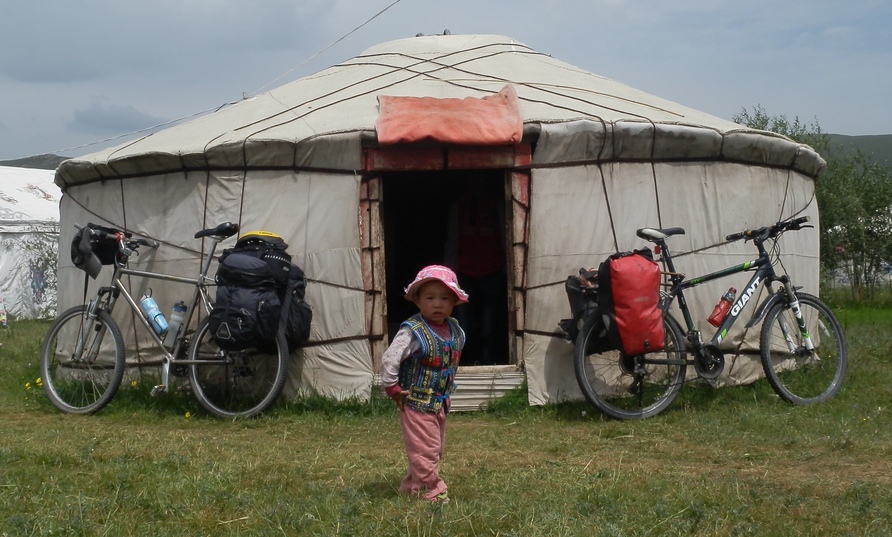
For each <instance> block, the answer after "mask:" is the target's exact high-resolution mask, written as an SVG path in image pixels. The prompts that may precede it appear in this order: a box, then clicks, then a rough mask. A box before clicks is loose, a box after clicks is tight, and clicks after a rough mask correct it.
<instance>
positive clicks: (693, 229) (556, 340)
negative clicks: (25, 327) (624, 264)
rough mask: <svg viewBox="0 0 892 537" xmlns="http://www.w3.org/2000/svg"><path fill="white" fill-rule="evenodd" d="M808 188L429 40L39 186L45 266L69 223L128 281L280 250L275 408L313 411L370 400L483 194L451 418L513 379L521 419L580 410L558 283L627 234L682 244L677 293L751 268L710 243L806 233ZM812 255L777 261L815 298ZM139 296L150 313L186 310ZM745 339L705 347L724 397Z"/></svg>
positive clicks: (513, 62)
mask: <svg viewBox="0 0 892 537" xmlns="http://www.w3.org/2000/svg"><path fill="white" fill-rule="evenodd" d="M823 166H824V161H823V160H822V159H821V158H820V156H819V155H818V154H817V153H815V151H813V150H812V149H811V148H809V147H807V146H804V145H801V144H798V143H795V142H793V141H791V140H789V139H787V138H785V137H782V136H778V135H776V134H773V133H769V132H764V131H757V130H752V129H748V128H745V127H742V126H740V125H738V124H735V123H733V122H730V121H727V120H724V119H720V118H717V117H713V116H711V115H708V114H705V113H702V112H699V111H697V110H694V109H691V108H688V107H686V106H683V105H680V104H677V103H674V102H670V101H667V100H664V99H661V98H659V97H656V96H654V95H649V94H647V93H644V92H642V91H638V90H636V89H634V88H631V87H629V86H626V85H624V84H622V83H620V82H617V81H614V80H610V79H607V78H604V77H601V76H598V75H596V74H593V73H590V72H588V71H585V70H583V69H579V68H577V67H574V66H573V65H569V64H567V63H564V62H562V61H560V60H558V59H555V58H552V57H550V56H548V55H546V54H543V53H540V52H537V51H535V50H533V49H531V48H530V47H528V46H526V45H524V44H523V43H519V42H517V41H515V40H514V39H511V38H510V37H505V36H499V35H442V36H439V35H438V36H420V37H411V38H407V39H401V40H397V41H391V42H387V43H383V44H380V45H377V46H374V47H372V48H370V49H368V50H366V51H365V52H363V53H362V54H360V55H358V56H356V57H354V58H351V59H349V60H347V61H344V62H342V63H340V64H338V65H334V66H332V67H330V68H328V69H325V70H323V71H320V72H318V73H316V74H313V75H310V76H306V77H304V78H301V79H299V80H296V81H294V82H291V83H289V84H286V85H283V86H281V87H279V88H276V89H274V90H272V91H269V92H267V93H264V94H261V95H256V96H250V97H247V98H245V99H244V100H242V101H240V102H238V103H237V104H234V105H232V106H228V107H225V108H222V109H220V110H218V111H216V112H214V113H212V114H209V115H206V116H204V117H200V118H198V119H195V120H193V121H190V122H189V123H185V124H182V125H178V126H175V127H172V128H169V129H166V130H163V131H161V132H157V133H154V134H151V135H146V136H144V137H142V138H140V139H138V140H136V141H133V142H130V143H126V144H124V145H121V146H118V147H115V148H112V149H108V150H104V151H101V152H98V153H95V154H91V155H87V156H84V157H81V158H77V159H72V160H68V161H66V162H64V163H63V164H62V165H61V166H60V167H59V168H58V170H57V173H56V177H55V181H56V184H57V185H58V186H59V187H61V188H62V190H63V191H64V194H65V195H64V197H63V199H62V203H61V222H62V231H61V239H60V241H61V242H60V243H61V244H62V245H63V246H64V245H67V244H68V243H69V241H70V240H71V238H72V236H73V234H74V232H75V228H74V224H75V223H80V224H83V223H86V222H88V221H89V222H93V223H96V224H104V225H110V226H117V227H122V228H126V229H127V230H129V231H131V232H133V233H134V234H136V235H138V236H143V237H147V238H151V239H153V240H156V241H159V242H160V243H161V247H160V248H158V249H157V250H156V251H153V252H145V253H144V254H143V255H141V256H140V257H139V258H138V259H136V260H135V263H136V266H137V267H146V268H147V269H148V270H156V271H163V272H169V273H173V274H179V275H184V276H194V275H195V274H196V273H197V271H198V267H199V260H200V259H201V258H202V256H203V255H204V254H205V253H206V249H207V246H208V245H207V244H206V243H205V242H203V241H201V240H196V239H194V238H193V235H194V232H195V231H198V230H200V229H203V228H208V227H212V226H214V225H216V224H218V223H221V222H225V221H231V222H236V223H238V224H239V225H240V226H241V229H242V230H244V231H248V230H266V231H271V232H273V233H276V234H278V235H280V236H282V237H283V238H284V239H285V240H286V242H287V243H288V244H289V253H291V254H292V255H293V258H294V261H295V262H296V263H297V264H299V265H300V266H301V267H302V268H303V269H304V271H305V273H306V275H307V278H308V287H307V289H308V290H307V301H308V302H309V303H310V304H311V305H312V306H313V308H314V320H313V327H312V333H311V338H310V341H309V342H308V343H307V345H306V346H305V347H303V348H300V349H298V350H296V351H295V352H294V354H293V356H292V363H291V369H290V379H289V385H288V387H287V389H286V393H288V394H296V393H306V392H315V393H320V394H324V395H326V396H330V397H335V398H345V397H353V396H357V397H360V398H362V397H367V396H368V395H369V393H370V390H371V389H372V388H373V387H374V385H375V381H376V375H377V373H378V367H379V364H380V357H381V354H382V352H383V351H384V349H385V348H386V346H387V344H388V341H389V338H391V337H392V336H393V334H394V333H395V332H396V329H397V328H398V326H399V323H400V322H401V321H402V320H404V319H405V318H406V317H408V316H409V315H411V314H412V313H413V312H414V311H413V309H412V308H413V304H411V303H410V302H407V301H406V300H405V299H404V296H403V294H404V293H403V289H404V287H405V286H406V285H408V284H409V283H410V282H411V281H412V278H413V277H414V275H415V273H416V272H417V271H418V270H419V269H420V268H421V267H423V266H425V265H428V264H444V263H445V264H449V262H450V261H448V247H447V243H449V242H450V240H453V239H454V233H453V232H452V229H453V228H454V227H455V225H456V224H455V220H456V218H457V219H458V225H459V227H460V226H461V223H462V221H463V217H462V213H461V211H456V210H455V209H454V207H455V204H456V203H458V201H459V199H460V197H461V196H462V194H463V192H465V191H467V190H469V189H472V188H475V187H474V185H477V186H485V189H486V190H487V191H488V192H490V193H494V194H495V196H494V197H491V198H490V200H491V201H490V202H489V205H488V206H489V207H492V208H494V209H495V210H496V214H498V215H499V216H498V218H499V226H498V236H499V241H500V244H499V245H498V247H496V249H495V250H494V251H493V250H489V251H487V252H486V253H485V254H484V255H485V257H486V258H487V259H489V260H490V261H493V262H494V263H500V265H501V271H502V276H503V277H502V279H501V281H500V282H499V283H498V287H495V289H496V291H495V292H488V293H483V292H478V293H477V294H475V292H471V298H470V301H471V303H473V302H474V301H475V299H476V300H478V303H480V304H484V305H487V306H489V307H490V308H491V309H492V311H495V312H496V314H495V315H494V316H493V317H490V319H491V320H492V325H491V326H489V328H488V332H487V333H488V334H490V335H489V336H488V337H489V338H490V340H491V343H492V345H491V346H490V348H489V349H488V351H489V353H488V354H486V355H485V354H484V351H483V348H482V346H479V347H478V348H477V350H476V351H473V352H471V351H470V350H469V351H468V352H466V353H464V354H463V356H462V367H461V369H460V373H459V377H458V384H459V388H458V391H457V394H456V398H455V406H456V408H476V407H477V406H479V405H480V404H481V403H483V402H485V401H486V400H487V398H489V397H493V396H495V395H498V394H499V393H501V392H503V391H504V390H505V389H508V388H511V387H514V386H517V385H519V384H521V383H522V382H523V381H524V380H525V381H526V386H527V389H528V396H529V402H530V404H544V403H547V402H559V401H564V400H572V399H578V398H581V394H580V392H579V389H578V387H577V384H576V380H575V377H574V374H573V364H572V346H571V345H570V344H569V343H568V342H567V341H565V340H564V339H563V338H562V336H561V334H560V332H559V330H558V322H559V321H560V319H562V318H566V317H567V316H569V307H568V303H567V298H566V295H565V291H564V282H565V281H566V279H567V276H568V275H569V274H572V273H575V272H577V271H578V270H579V268H580V267H590V266H594V265H597V264H598V263H599V262H600V261H601V260H603V259H604V258H605V257H606V256H608V255H609V254H611V253H614V252H616V251H620V250H630V249H633V248H639V247H641V246H644V245H645V243H644V242H643V241H641V240H640V239H638V238H637V237H636V235H635V230H636V229H637V228H640V227H645V226H650V227H670V226H681V227H684V228H685V229H686V230H687V233H686V234H685V235H683V236H676V237H673V238H672V246H673V247H674V249H675V251H676V252H678V257H677V264H678V265H679V266H680V267H683V269H684V270H685V271H686V272H687V273H688V274H690V275H694V274H703V273H706V272H707V271H710V270H716V269H719V268H723V267H725V266H728V265H730V264H734V263H740V262H743V261H748V260H751V259H752V258H753V257H754V251H750V249H749V248H751V247H750V246H749V245H744V244H743V243H742V242H736V243H731V244H728V243H726V241H725V239H724V237H725V236H726V235H728V234H730V233H733V232H737V231H741V230H743V229H746V228H748V227H758V226H763V225H768V224H770V223H773V222H776V221H777V220H779V219H781V218H786V217H790V216H792V215H808V216H810V217H811V218H812V222H813V223H815V224H817V223H818V207H817V204H816V201H815V196H814V193H815V180H816V177H817V176H818V174H819V173H820V172H821V170H822V168H823ZM492 200H494V201H492ZM223 245H224V246H227V243H224V244H223ZM818 247H819V241H818V233H817V232H814V233H799V234H797V236H796V237H795V241H791V242H787V243H785V245H784V251H785V253H786V254H787V257H786V258H785V267H786V269H787V270H789V271H790V272H791V273H792V274H794V276H795V279H796V281H797V282H799V283H801V284H804V285H806V286H807V287H808V288H809V289H811V290H814V291H816V290H817V285H818V254H819V252H818ZM62 250H63V251H67V250H66V249H65V248H64V247H63V249H62ZM494 252H495V253H494ZM103 270H109V269H108V268H105V269H103ZM106 277H107V276H105V275H100V277H99V278H98V279H97V280H96V281H91V282H90V285H91V286H96V285H100V284H103V282H104V281H105V280H104V278H106ZM83 281H84V275H83V273H82V272H79V271H78V270H77V269H76V268H75V267H74V266H73V264H72V262H71V260H70V259H69V258H68V256H67V255H62V256H60V260H59V307H60V309H61V308H65V307H68V306H71V305H74V304H76V303H79V302H81V301H82V299H83ZM460 283H462V282H461V276H460ZM131 285H132V286H133V287H134V288H135V289H137V291H138V290H139V286H140V285H149V284H147V283H144V282H137V281H132V282H131ZM150 285H152V287H153V293H154V296H155V298H156V300H157V302H158V303H159V305H160V306H161V308H162V310H163V311H168V310H169V308H170V306H171V305H172V304H173V303H175V302H176V301H178V300H181V299H183V298H184V297H187V296H188V295H187V293H188V292H189V290H188V289H183V288H182V285H178V284H169V285H160V283H159V282H153V283H152V284H150ZM463 285H464V284H463ZM490 290H492V288H490ZM725 290H726V288H725V287H724V285H723V284H722V283H719V282H717V283H716V285H715V286H710V284H706V285H703V286H701V287H698V292H696V293H692V295H691V297H690V300H689V303H690V305H691V306H692V307H693V309H694V311H695V312H699V313H700V314H702V315H700V318H703V319H705V318H706V317H707V316H708V314H709V311H710V310H711V309H712V306H713V305H714V304H715V302H716V301H717V300H718V299H719V298H720V297H721V295H722V294H723V292H724V291H725ZM468 305H470V303H469V304H468ZM463 307H465V305H463V306H459V307H458V309H460V308H463ZM116 313H121V314H122V313H123V312H116ZM118 321H119V323H120V324H121V325H122V327H123V332H124V339H125V340H126V342H127V347H128V361H129V363H131V364H133V365H134V366H142V367H150V366H152V365H153V364H157V363H158V356H156V355H153V353H152V352H151V351H150V350H146V349H151V346H150V345H147V343H148V338H147V337H146V336H145V335H144V334H143V333H142V331H141V330H137V331H134V326H133V320H132V319H131V318H130V317H129V315H123V314H122V315H121V317H120V318H119V319H118ZM467 328H469V331H474V330H476V328H475V327H467ZM705 328H706V327H705V326H704V329H705ZM470 339H471V335H470V333H469V346H470ZM751 339H752V334H750V335H749V336H748V337H743V338H741V337H738V338H737V339H733V338H732V339H730V340H727V341H726V342H725V344H726V345H727V349H726V360H727V364H726V367H725V372H724V373H723V377H722V379H720V380H721V381H722V382H725V383H728V384H734V383H739V382H748V381H749V380H751V379H752V378H754V375H756V374H757V372H758V367H757V364H754V362H753V360H752V357H751V355H750V354H749V353H750V352H751V351H752V346H751V345H748V344H747V341H748V340H751Z"/></svg>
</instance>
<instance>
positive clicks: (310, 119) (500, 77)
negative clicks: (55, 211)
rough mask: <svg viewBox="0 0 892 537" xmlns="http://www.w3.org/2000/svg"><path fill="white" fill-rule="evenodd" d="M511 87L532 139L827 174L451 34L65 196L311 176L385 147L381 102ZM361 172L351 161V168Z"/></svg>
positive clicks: (114, 165) (561, 67)
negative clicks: (610, 136) (337, 149)
mask: <svg viewBox="0 0 892 537" xmlns="http://www.w3.org/2000/svg"><path fill="white" fill-rule="evenodd" d="M506 85H511V86H513V88H514V90H515V91H516V93H517V96H518V99H519V103H520V110H521V114H522V118H523V123H524V127H525V131H529V132H536V129H537V128H538V127H539V126H542V125H555V124H577V125H578V124H582V125H586V127H584V128H590V129H594V130H602V131H604V132H607V131H610V130H611V129H612V130H614V131H615V130H617V129H620V130H622V129H625V130H626V131H628V130H629V129H631V130H635V129H639V130H640V129H659V130H660V131H661V132H664V133H668V134H669V138H673V137H674V138H677V139H678V141H676V143H675V147H681V146H682V145H686V144H688V142H689V139H690V132H689V131H691V129H693V131H694V132H697V133H703V134H704V135H705V136H706V137H708V138H710V140H712V141H711V142H710V143H709V145H711V146H714V147H715V148H716V149H714V150H712V151H716V152H722V151H725V152H726V153H727V152H728V149H727V148H726V147H725V146H726V145H727V146H728V147H736V148H737V149H734V150H733V156H731V157H730V158H731V159H732V160H740V161H743V162H748V161H750V162H753V163H755V164H769V165H776V164H777V162H775V161H774V160H773V158H772V157H768V156H766V155H767V154H768V153H772V152H777V151H780V152H781V153H785V155H784V156H782V157H781V159H780V160H781V161H782V162H784V161H786V160H787V159H788V158H789V160H790V164H789V165H790V166H791V167H793V168H796V169H798V170H799V171H802V172H803V173H806V174H807V175H811V176H816V175H817V174H818V173H819V172H820V171H821V169H822V168H823V165H824V163H823V160H822V159H821V158H820V156H818V155H817V153H815V152H814V151H813V150H811V148H808V147H807V146H803V145H800V144H796V143H795V142H792V141H791V140H789V139H787V138H784V137H781V136H779V135H776V134H773V133H768V132H764V131H755V130H752V129H747V128H745V127H742V126H741V125H738V124H736V123H733V122H731V121H728V120H724V119H721V118H718V117H715V116H712V115H709V114H706V113H703V112H700V111H697V110H695V109H692V108H689V107H686V106H682V105H680V104H677V103H674V102H671V101H668V100H665V99H662V98H659V97H656V96H654V95H650V94H648V93H645V92H642V91H639V90H637V89H635V88H631V87H629V86H627V85H625V84H622V83H620V82H617V81H614V80H611V79H608V78H605V77H602V76H598V75H596V74H593V73H590V72H588V71H585V70H583V69H580V68H578V67H575V66H573V65H570V64H568V63H565V62H562V61H560V60H557V59H555V58H552V57H550V56H548V55H546V54H542V53H540V52H537V51H535V50H533V49H531V48H530V47H528V46H526V45H524V44H523V43H520V42H517V41H515V40H514V39H512V38H510V37H505V36H498V35H442V36H422V37H412V38H407V39H400V40H396V41H390V42H386V43H382V44H380V45H377V46H374V47H371V48H369V49H368V50H366V51H365V52H363V53H362V54H360V55H358V56H356V57H354V58H351V59H349V60H347V61H344V62H342V63H340V64H338V65H335V66H332V67H330V68H328V69H325V70H323V71H320V72H318V73H316V74H313V75H309V76H306V77H304V78H301V79H298V80H296V81H294V82H291V83H289V84H285V85H283V86H281V87H278V88H276V89H273V90H271V91H269V92H266V93H263V94H260V95H256V96H253V97H249V98H246V99H244V100H242V101H239V102H237V103H236V104H234V105H231V106H228V107H224V108H222V109H220V110H218V111H216V112H214V113H211V114H209V115H206V116H203V117H200V118H197V119H195V120H192V121H190V122H188V123H184V124H181V125H177V126H174V127H171V128H168V129H166V130H163V131H160V132H157V133H153V134H150V135H147V136H144V137H142V138H140V139H138V140H135V141H133V142H129V143H126V144H123V145H120V146H118V147H114V148H111V149H107V150H103V151H100V152H97V153H94V154H91V155H87V156H84V157H81V158H77V159H72V160H68V161H66V162H64V163H63V164H62V165H61V166H60V167H59V170H58V173H57V176H56V183H57V184H59V186H62V187H63V188H64V186H66V185H71V184H76V183H82V182H90V181H95V180H99V179H103V178H111V177H127V176H142V175H150V174H157V173H167V172H172V171H183V170H191V169H210V168H232V167H251V168H264V167H269V168H275V167H295V168H299V167H300V166H301V165H302V159H301V155H302V154H306V152H307V148H308V147H312V146H313V145H314V144H315V143H317V142H318V141H319V140H320V139H335V140H336V139H338V137H343V136H345V135H347V136H353V137H356V135H357V134H363V135H367V136H368V137H369V138H371V139H372V140H374V136H375V122H376V119H377V117H378V97H379V96H384V95H387V96H416V97H422V96H423V97H435V98H464V97H484V96H488V95H492V94H495V93H497V92H499V90H501V89H502V88H503V87H505V86H506ZM580 122H581V123H580ZM684 133H687V134H684ZM697 136H699V134H698V135H697ZM741 137H743V139H741ZM728 140H731V141H732V143H730V144H728V143H727V141H728ZM674 150H676V149H673V151H674ZM683 151H684V150H683ZM788 155H789V157H788ZM695 156H699V155H695ZM783 165H787V163H786V162H784V164H783ZM355 166H356V163H355V162H354V161H353V160H345V161H343V163H342V165H341V166H339V168H340V169H344V170H350V169H353V168H354V167H355Z"/></svg>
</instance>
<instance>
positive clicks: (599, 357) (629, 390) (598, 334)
mask: <svg viewBox="0 0 892 537" xmlns="http://www.w3.org/2000/svg"><path fill="white" fill-rule="evenodd" d="M663 329H664V331H665V334H666V335H665V347H664V348H663V349H662V350H659V351H656V352H651V353H647V354H642V355H638V356H628V355H626V354H624V353H622V352H620V351H614V350H603V348H604V346H605V345H604V339H603V338H604V336H605V334H604V323H603V321H602V320H601V318H600V316H599V314H597V313H596V314H595V315H593V316H591V317H590V318H589V319H588V320H587V321H586V322H585V325H584V326H583V328H582V331H581V332H580V333H579V337H578V338H577V340H576V347H575V351H574V356H573V358H574V360H573V361H574V366H575V369H576V380H577V382H578V383H579V387H580V388H581V389H582V393H583V395H585V398H586V399H587V400H588V402H589V403H591V404H592V405H594V406H595V407H596V408H597V409H598V410H600V411H601V412H603V413H605V414H607V415H608V416H610V417H611V418H615V419H618V420H631V419H644V418H650V417H652V416H656V415H657V414H659V413H660V412H662V411H664V410H666V408H668V407H669V405H670V404H672V401H674V400H675V397H676V396H677V395H678V392H679V391H680V390H681V386H682V383H683V382H684V380H685V374H686V371H687V364H686V361H685V344H684V334H683V333H682V330H681V327H680V326H679V325H678V322H677V321H676V320H675V319H673V318H672V317H671V316H668V315H667V316H664V317H663Z"/></svg>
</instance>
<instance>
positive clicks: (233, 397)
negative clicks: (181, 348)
mask: <svg viewBox="0 0 892 537" xmlns="http://www.w3.org/2000/svg"><path fill="white" fill-rule="evenodd" d="M190 358H191V359H192V360H197V361H205V362H207V363H203V364H192V365H190V367H189V378H190V379H191V382H192V393H193V394H194V395H195V398H196V399H198V402H199V404H201V406H202V407H204V409H205V410H207V411H208V412H210V413H211V414H213V415H214V416H217V417H220V418H249V417H252V416H256V415H257V414H259V413H261V412H263V411H264V410H266V409H267V408H269V407H270V405H272V404H273V403H274V402H275V401H276V398H278V397H279V394H281V393H282V389H283V388H284V387H285V377H286V376H287V373H288V344H287V343H286V342H285V337H284V336H281V335H280V336H278V337H277V338H276V344H275V348H273V349H270V350H265V351H261V350H257V349H247V350H243V351H225V350H222V349H220V347H218V346H217V344H216V343H214V340H213V338H212V337H211V331H210V328H209V326H208V320H207V319H205V320H204V321H202V322H201V324H200V325H199V327H198V330H196V332H195V339H194V341H193V344H192V345H191V350H190Z"/></svg>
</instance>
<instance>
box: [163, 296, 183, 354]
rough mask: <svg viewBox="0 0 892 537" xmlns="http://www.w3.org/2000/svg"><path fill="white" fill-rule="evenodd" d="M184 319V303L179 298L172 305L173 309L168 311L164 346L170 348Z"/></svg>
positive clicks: (178, 333)
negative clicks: (168, 316)
mask: <svg viewBox="0 0 892 537" xmlns="http://www.w3.org/2000/svg"><path fill="white" fill-rule="evenodd" d="M185 320H186V303H185V302H183V301H182V300H180V301H179V302H177V303H176V304H174V305H173V311H172V312H171V313H170V321H169V322H168V323H167V335H166V336H164V346H165V347H167V348H168V349H172V348H173V346H174V344H175V343H176V341H177V336H179V335H180V328H181V327H182V326H183V321H185Z"/></svg>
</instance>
